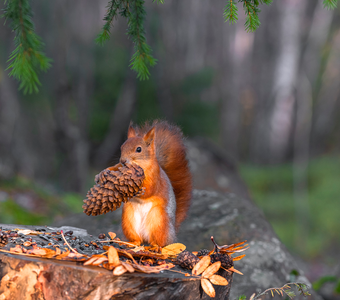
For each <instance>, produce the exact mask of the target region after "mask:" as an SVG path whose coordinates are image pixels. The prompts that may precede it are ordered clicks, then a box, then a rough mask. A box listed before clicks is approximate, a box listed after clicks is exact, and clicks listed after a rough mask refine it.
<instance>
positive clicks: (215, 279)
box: [209, 275, 228, 285]
mask: <svg viewBox="0 0 340 300" xmlns="http://www.w3.org/2000/svg"><path fill="white" fill-rule="evenodd" d="M209 280H210V281H211V283H212V284H216V285H228V280H227V279H225V278H224V277H222V276H220V275H211V276H210V277H209Z"/></svg>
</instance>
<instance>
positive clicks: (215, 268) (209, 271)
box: [202, 261, 221, 278]
mask: <svg viewBox="0 0 340 300" xmlns="http://www.w3.org/2000/svg"><path fill="white" fill-rule="evenodd" d="M220 267H221V262H220V261H217V262H215V263H213V264H212V265H211V266H210V267H208V268H207V269H206V270H205V271H204V272H203V274H202V277H206V278H209V277H210V276H211V275H213V274H215V273H216V272H217V271H218V270H219V269H220Z"/></svg>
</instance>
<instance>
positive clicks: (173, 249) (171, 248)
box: [162, 243, 186, 255]
mask: <svg viewBox="0 0 340 300" xmlns="http://www.w3.org/2000/svg"><path fill="white" fill-rule="evenodd" d="M185 249H186V246H185V245H183V244H181V243H174V244H170V245H168V246H165V247H163V248H162V254H167V255H176V254H179V253H181V252H183V251H184V250H185Z"/></svg>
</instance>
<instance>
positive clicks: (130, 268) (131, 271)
mask: <svg viewBox="0 0 340 300" xmlns="http://www.w3.org/2000/svg"><path fill="white" fill-rule="evenodd" d="M121 264H122V266H124V267H125V269H126V270H128V271H129V272H130V273H133V272H134V271H135V269H134V267H133V266H131V265H130V264H128V263H126V262H124V261H122V262H121Z"/></svg>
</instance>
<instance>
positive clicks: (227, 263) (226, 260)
mask: <svg viewBox="0 0 340 300" xmlns="http://www.w3.org/2000/svg"><path fill="white" fill-rule="evenodd" d="M210 258H211V262H212V263H214V262H217V261H220V262H221V266H222V267H223V268H225V269H229V268H231V267H232V266H233V265H234V262H233V260H232V258H231V257H230V256H229V255H228V254H222V253H214V254H211V255H210Z"/></svg>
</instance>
